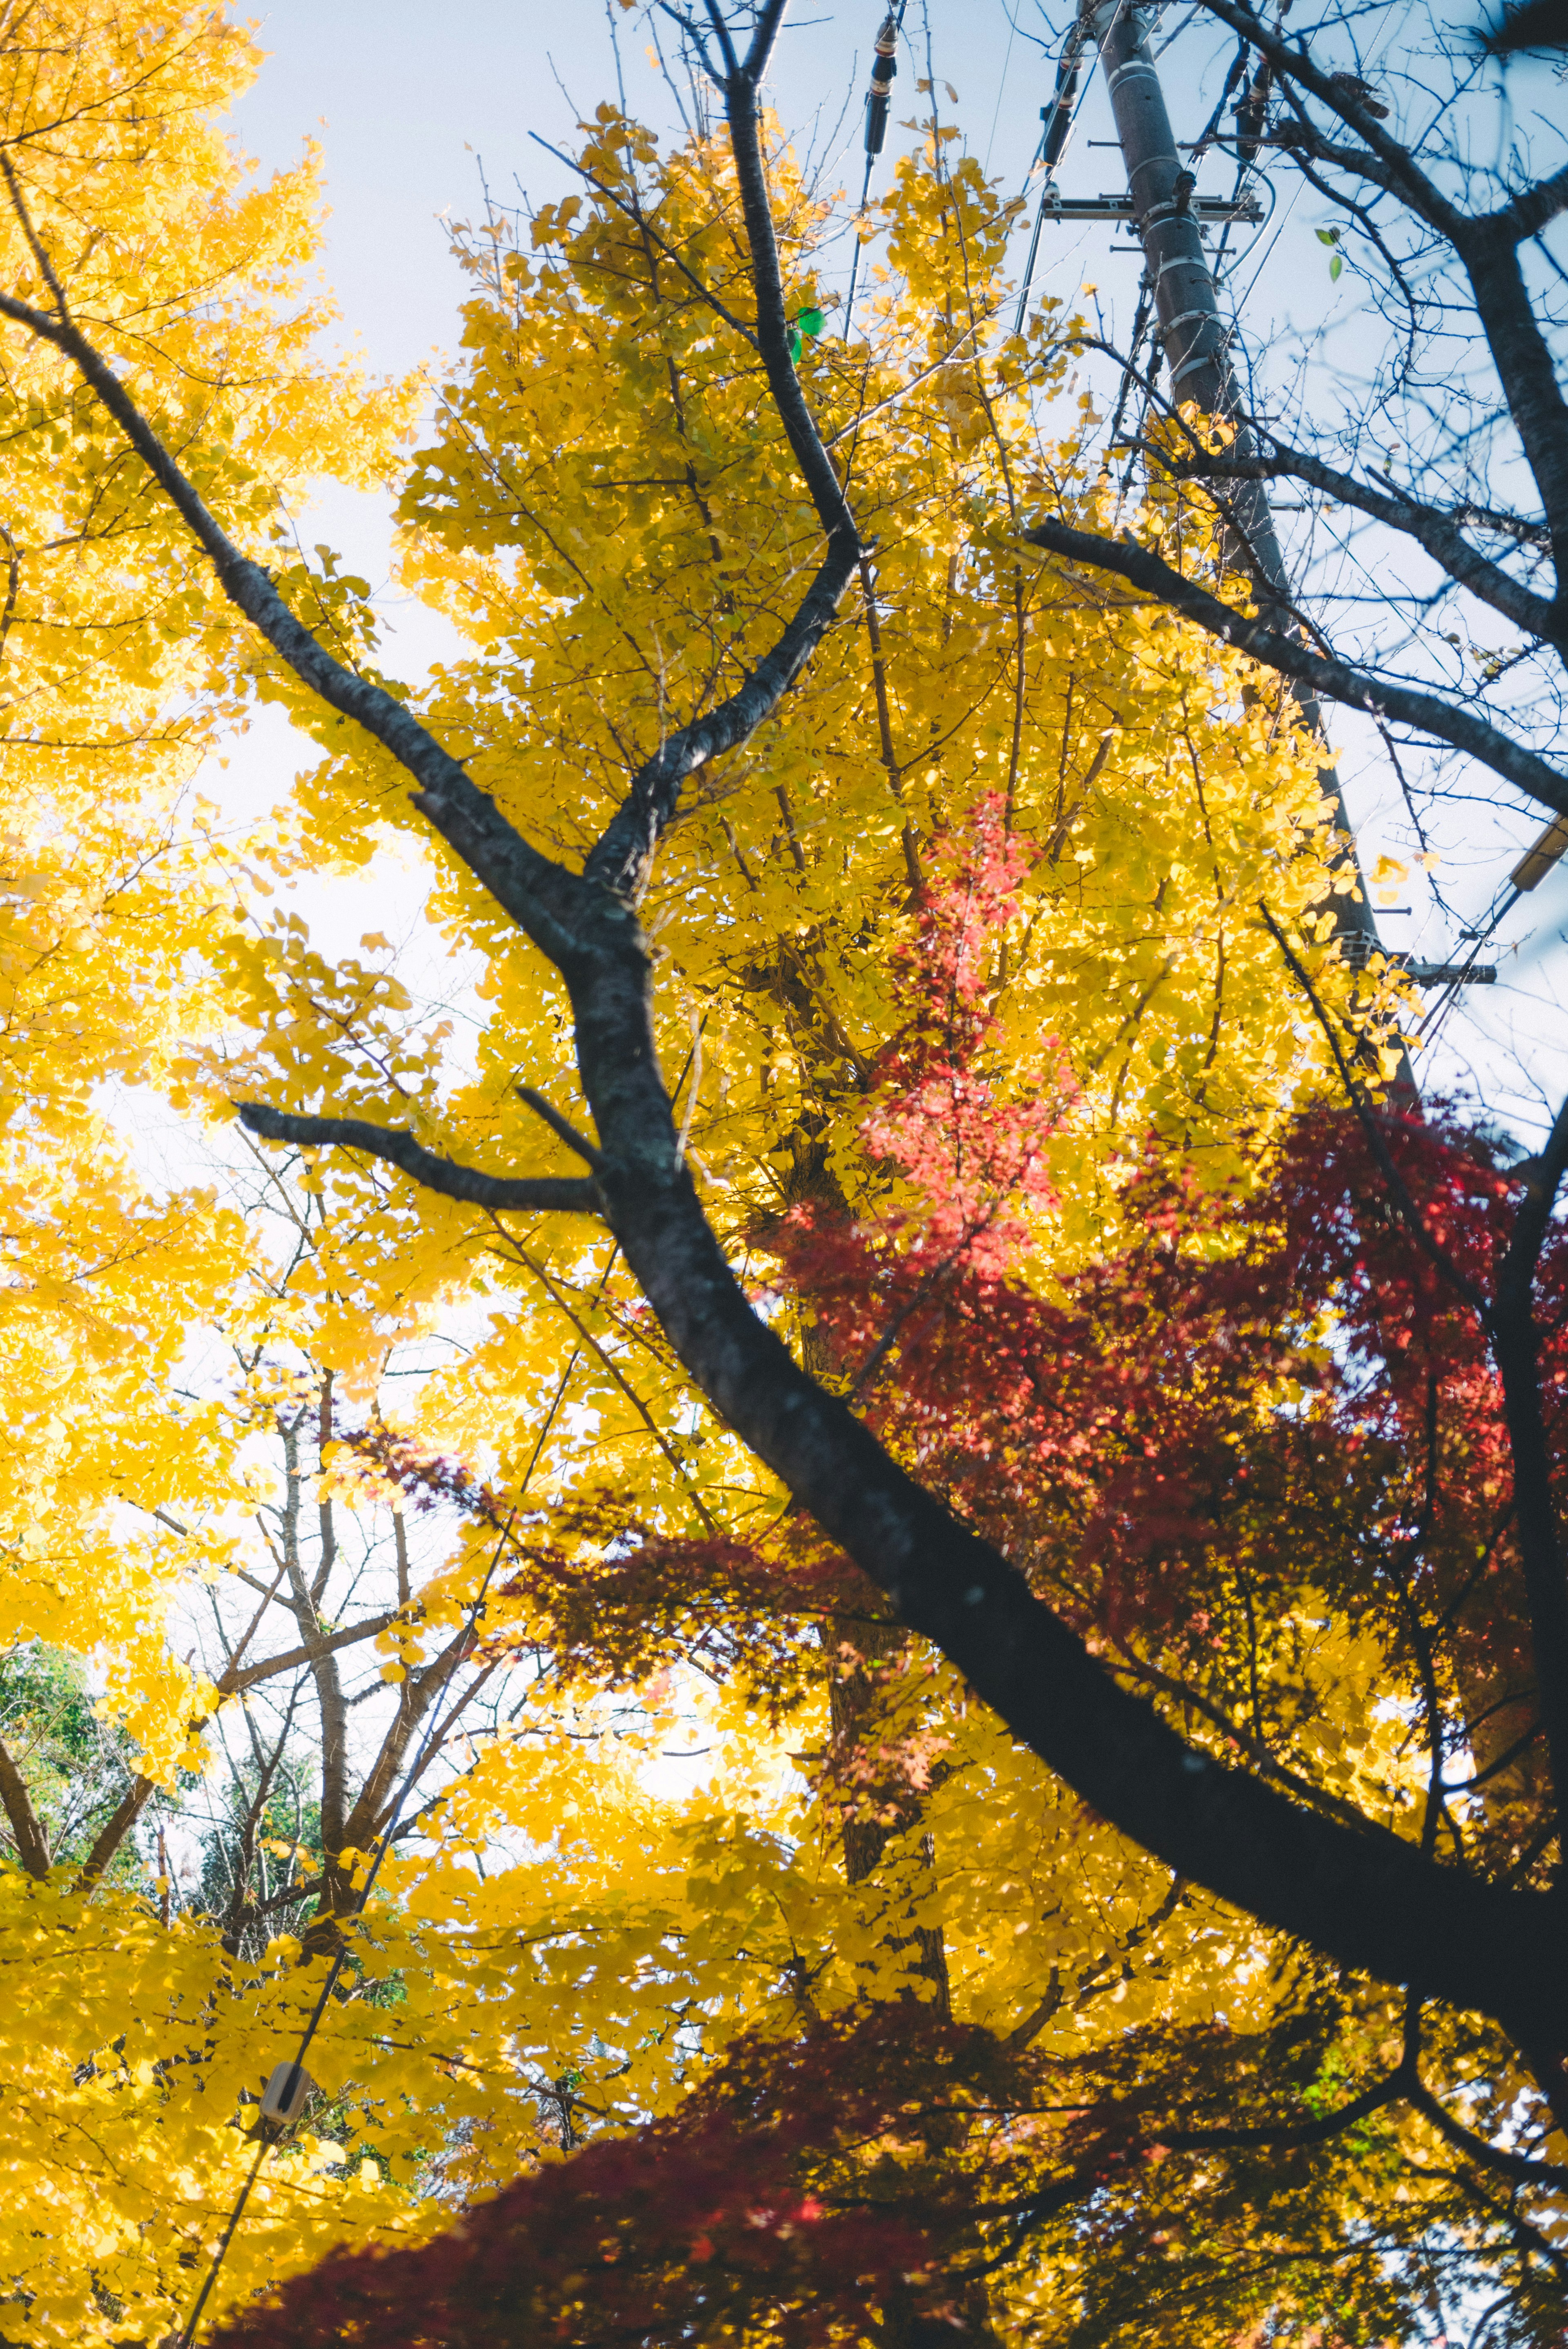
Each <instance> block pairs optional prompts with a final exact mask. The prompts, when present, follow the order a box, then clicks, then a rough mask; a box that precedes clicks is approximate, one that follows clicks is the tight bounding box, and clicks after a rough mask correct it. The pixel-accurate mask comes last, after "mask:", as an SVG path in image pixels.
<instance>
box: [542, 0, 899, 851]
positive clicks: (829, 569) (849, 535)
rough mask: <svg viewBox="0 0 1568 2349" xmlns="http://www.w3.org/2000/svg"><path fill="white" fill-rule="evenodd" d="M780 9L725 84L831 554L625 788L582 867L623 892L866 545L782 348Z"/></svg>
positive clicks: (767, 294) (786, 683)
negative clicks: (775, 59)
mask: <svg viewBox="0 0 1568 2349" xmlns="http://www.w3.org/2000/svg"><path fill="white" fill-rule="evenodd" d="M782 14H783V9H782V5H781V0H769V6H767V7H765V8H764V9H763V11H762V13H761V16H760V17H759V19H758V27H757V33H756V36H755V38H754V39H753V41H752V44H751V47H750V49H749V50H748V53H747V57H746V60H745V62H744V64H736V65H733V66H732V67H731V69H730V70H729V72H728V73H727V75H726V77H725V78H724V79H723V81H722V83H721V87H722V88H723V90H724V98H725V113H726V117H727V121H728V124H729V134H730V143H731V147H732V149H733V151H734V155H735V168H736V176H737V179H738V184H739V189H740V205H741V212H742V216H743V218H744V220H745V223H746V234H747V240H748V245H749V248H750V254H751V265H752V274H753V279H754V283H755V287H756V295H757V331H756V336H755V347H756V348H757V349H758V351H759V352H760V354H761V357H762V364H763V367H764V368H765V369H766V371H767V376H768V388H769V391H770V392H771V393H772V396H773V404H774V407H775V408H776V409H777V410H778V413H779V420H780V422H781V423H782V425H783V427H784V431H785V435H786V437H787V439H788V440H789V447H790V450H792V452H793V454H794V458H795V461H796V463H797V465H798V466H799V469H800V473H801V477H802V479H803V480H804V481H805V484H806V487H807V490H808V492H810V499H811V502H812V504H813V505H814V506H815V508H816V510H817V518H818V520H819V522H820V523H821V525H822V529H823V531H824V533H826V536H827V542H828V545H827V553H826V554H825V555H824V557H823V559H822V562H821V564H820V567H819V569H818V571H817V574H816V576H815V578H814V579H813V580H812V582H811V585H810V587H809V588H808V590H807V592H806V595H805V597H804V600H803V601H802V603H801V604H800V606H799V610H798V611H797V612H796V614H795V616H794V618H793V619H792V620H791V621H790V622H789V626H788V627H787V628H786V629H785V631H784V634H783V635H782V636H780V637H779V642H778V643H777V645H775V646H774V647H773V649H772V651H771V652H769V653H768V654H767V655H766V656H765V657H764V658H763V659H761V660H760V661H758V664H757V666H756V667H754V668H753V669H752V670H750V672H749V673H748V676H747V677H746V678H745V679H744V681H743V682H742V684H741V685H740V687H739V688H738V690H737V691H736V692H735V693H733V694H731V696H730V697H729V698H728V699H727V701H723V702H721V703H720V704H719V706H718V708H717V709H714V710H712V711H710V712H709V714H708V715H707V717H706V718H699V719H695V720H694V721H693V723H692V724H691V725H689V726H684V727H681V728H680V729H678V730H677V731H676V733H674V734H672V735H671V736H670V738H669V740H668V741H667V742H665V743H663V744H661V746H660V748H659V749H658V750H657V751H655V754H654V756H653V758H651V759H650V760H648V761H647V762H646V764H645V766H643V767H642V768H641V769H640V770H639V771H638V773H637V775H636V777H635V779H634V782H633V785H632V788H631V791H630V792H628V793H627V795H626V797H625V799H624V801H623V802H622V804H621V806H620V807H619V808H618V809H617V810H616V812H615V814H614V816H613V817H612V819H611V821H610V823H609V825H608V827H607V828H606V830H605V832H604V834H603V838H602V839H601V840H600V841H599V843H598V845H597V846H596V847H595V848H594V850H593V854H592V855H591V856H590V857H589V859H588V862H587V864H585V866H584V867H583V871H584V874H585V875H586V877H587V878H588V879H589V880H591V881H598V882H601V883H603V885H605V886H606V887H608V888H611V889H614V890H615V891H616V892H617V893H618V894H620V895H633V894H634V893H635V892H636V890H637V888H638V886H639V885H640V883H641V881H642V878H643V875H644V874H645V870H646V867H647V863H648V860H649V858H650V857H651V856H652V854H653V852H654V848H655V845H656V843H657V841H658V837H659V834H660V833H661V832H663V831H664V829H665V826H666V825H667V824H668V823H670V822H671V820H672V819H673V817H674V815H675V812H676V799H677V797H678V795H679V792H680V787H681V784H682V783H683V782H684V781H685V780H686V777H687V776H688V775H690V774H693V773H695V772H696V769H697V768H698V767H701V766H705V765H707V762H708V761H710V760H712V759H715V758H717V757H718V756H719V755H720V753H721V752H723V751H725V750H733V749H734V748H735V747H736V746H737V745H738V743H741V742H744V741H745V740H747V739H748V737H749V736H750V735H752V734H754V733H755V732H756V730H757V729H758V726H760V725H761V724H762V722H763V720H764V719H766V718H768V717H769V716H770V715H771V713H772V711H773V710H774V709H776V708H777V706H778V704H779V701H781V700H782V698H783V697H784V695H785V694H786V693H787V692H788V691H789V688H790V687H791V686H792V685H793V684H794V682H795V679H796V678H797V677H799V673H800V671H801V669H802V668H803V667H805V665H806V663H807V661H808V660H809V659H810V657H811V655H812V653H813V652H814V651H815V650H816V648H817V646H818V644H819V643H820V641H821V636H822V632H823V630H824V629H825V628H826V627H827V626H829V624H830V621H831V620H832V618H833V616H834V614H835V613H836V612H837V610H838V608H839V605H840V603H841V600H842V598H843V594H844V590H845V588H846V587H847V586H848V585H849V583H850V580H851V576H852V575H853V574H854V570H855V567H856V565H857V564H858V563H859V561H860V558H861V554H862V552H863V549H862V546H861V536H860V533H859V531H858V530H857V529H856V527H855V522H854V517H853V515H852V514H851V512H850V508H849V503H848V502H847V500H846V499H845V496H844V492H843V491H842V489H841V487H840V484H839V477H838V475H837V474H836V473H835V472H834V471H833V466H832V460H831V459H830V457H829V455H828V452H827V450H826V449H825V448H824V447H823V445H822V440H821V436H820V433H819V432H818V430H817V427H816V423H815V420H814V419H813V418H812V415H811V411H810V409H809V408H808V406H807V405H806V396H805V394H804V392H803V391H802V390H801V388H800V379H799V375H798V374H797V373H796V369H795V363H794V361H793V359H792V358H791V357H790V356H789V316H788V314H787V310H786V305H785V297H784V280H783V276H782V274H781V273H780V269H779V244H778V239H777V238H776V236H775V234H774V231H773V208H772V205H771V203H770V202H769V195H768V169H767V163H766V160H765V159H764V156H763V152H762V124H761V104H760V98H759V95H758V88H759V83H760V78H761V74H762V71H763V67H764V65H765V63H766V60H767V57H768V56H769V52H770V50H771V48H772V46H773V42H774V40H775V38H776V37H777V34H778V28H779V20H780V19H781V17H782ZM721 21H722V20H721ZM716 29H717V28H716ZM726 55H727V60H728V59H732V58H733V56H734V52H733V50H732V49H729V48H728V47H727V48H726Z"/></svg>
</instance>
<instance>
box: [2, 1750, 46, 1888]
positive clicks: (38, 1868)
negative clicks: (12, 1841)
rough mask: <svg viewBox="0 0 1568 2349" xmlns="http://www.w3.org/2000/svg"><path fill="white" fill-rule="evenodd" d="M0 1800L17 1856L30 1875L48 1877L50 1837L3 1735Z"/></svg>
mask: <svg viewBox="0 0 1568 2349" xmlns="http://www.w3.org/2000/svg"><path fill="white" fill-rule="evenodd" d="M0 1803H4V1804H5V1816H6V1817H7V1818H8V1819H9V1820H10V1822H11V1833H12V1834H13V1835H14V1836H15V1838H16V1857H17V1858H18V1859H19V1860H20V1861H21V1863H22V1865H23V1867H24V1868H26V1871H27V1873H28V1875H29V1876H36V1877H37V1878H40V1879H42V1878H44V1877H46V1876H47V1874H48V1872H49V1868H50V1866H51V1864H52V1863H51V1859H50V1855H49V1838H48V1837H47V1835H46V1833H45V1831H44V1823H43V1821H42V1820H41V1819H40V1818H39V1816H38V1814H37V1812H36V1810H35V1809H34V1808H33V1798H32V1796H31V1795H29V1794H28V1792H27V1782H26V1779H25V1778H24V1777H23V1775H22V1773H21V1772H20V1770H18V1769H17V1767H16V1764H15V1759H14V1757H13V1755H12V1754H11V1752H10V1749H9V1748H8V1747H7V1745H6V1744H5V1740H4V1739H3V1738H0Z"/></svg>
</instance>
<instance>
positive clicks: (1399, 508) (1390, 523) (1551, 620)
mask: <svg viewBox="0 0 1568 2349" xmlns="http://www.w3.org/2000/svg"><path fill="white" fill-rule="evenodd" d="M1135 445H1136V446H1137V447H1139V448H1140V449H1141V450H1142V451H1143V453H1144V455H1145V456H1146V457H1148V458H1149V459H1150V460H1152V461H1153V462H1155V463H1157V464H1159V465H1161V467H1162V468H1163V469H1164V471H1166V472H1168V473H1170V474H1171V476H1172V477H1173V478H1174V479H1175V480H1177V481H1305V482H1306V483H1308V484H1309V485H1310V486H1311V487H1312V488H1313V489H1316V490H1321V491H1322V492H1324V494H1325V495H1326V497H1331V498H1335V499H1336V500H1337V501H1338V502H1339V503H1340V504H1341V505H1346V506H1353V507H1354V508H1355V509H1356V510H1357V512H1359V513H1364V514H1369V515H1370V516H1371V517H1372V519H1373V520H1374V521H1375V522H1380V523H1386V524H1387V527H1388V529H1390V530H1397V531H1398V532H1400V533H1402V534H1403V535H1404V536H1405V537H1407V538H1413V539H1414V540H1415V541H1416V543H1417V544H1418V546H1421V547H1424V548H1425V549H1426V552H1427V553H1428V554H1429V555H1430V556H1431V557H1432V560H1433V561H1434V562H1435V563H1437V564H1440V565H1441V567H1442V569H1443V570H1444V571H1446V572H1447V573H1448V575H1449V578H1450V579H1452V580H1454V581H1456V582H1457V584H1458V585H1460V586H1461V587H1464V588H1467V589H1468V590H1469V591H1470V594H1471V595H1474V596H1475V597H1476V598H1477V600H1478V602H1480V603H1483V604H1490V605H1491V608H1492V610H1493V611H1494V612H1501V614H1502V616H1503V617H1504V618H1505V619H1509V620H1511V621H1512V622H1513V624H1514V626H1516V627H1520V628H1522V629H1524V630H1525V631H1526V633H1527V634H1528V635H1531V636H1544V637H1546V638H1547V639H1548V640H1549V641H1550V642H1552V643H1553V644H1558V645H1560V646H1562V647H1563V649H1564V650H1565V651H1568V606H1565V605H1563V604H1562V603H1561V602H1553V600H1552V598H1550V597H1549V596H1545V595H1536V594H1535V593H1534V592H1533V590H1532V589H1531V588H1529V587H1526V586H1524V585H1522V583H1521V582H1520V581H1519V580H1517V579H1514V578H1512V577H1511V575H1510V574H1509V573H1508V572H1506V571H1505V570H1503V568H1502V567H1501V564H1496V563H1493V562H1492V561H1491V559H1490V557H1489V556H1487V555H1484V554H1481V552H1480V549H1479V547H1474V546H1472V545H1471V544H1470V542H1469V540H1468V539H1467V538H1466V537H1465V536H1464V534H1463V533H1462V532H1461V531H1460V528H1459V526H1458V522H1457V520H1456V518H1455V516H1453V515H1452V514H1449V513H1444V512H1440V511H1439V509H1438V508H1437V507H1436V506H1429V505H1423V504H1421V503H1420V502H1418V500H1416V499H1414V498H1408V497H1405V496H1403V495H1402V494H1401V493H1400V492H1398V491H1397V490H1392V489H1389V490H1380V489H1377V488H1375V487H1373V486H1371V485H1369V484H1368V483H1367V482H1365V481H1357V480H1356V478H1355V476H1354V475H1353V474H1349V473H1341V472H1339V471H1336V468H1335V467H1334V466H1332V465H1326V464H1324V463H1323V462H1322V460H1320V459H1318V458H1316V457H1313V456H1310V455H1308V454H1307V453H1306V452H1305V450H1299V449H1289V448H1286V447H1285V446H1284V443H1283V442H1281V441H1278V440H1273V439H1272V438H1270V440H1269V449H1270V453H1269V454H1268V455H1267V456H1260V457H1229V456H1220V457H1195V458H1194V457H1184V458H1181V459H1173V458H1172V457H1171V454H1170V452H1169V450H1164V449H1161V447H1160V446H1159V445H1158V444H1157V443H1153V442H1150V441H1139V442H1137V443H1136V444H1135ZM1491 526H1492V527H1493V528H1494V529H1498V530H1508V531H1511V533H1512V534H1513V535H1515V536H1517V537H1521V538H1523V537H1527V536H1529V535H1530V533H1532V531H1538V532H1539V535H1540V536H1541V537H1542V538H1545V536H1546V533H1545V531H1544V529H1542V528H1541V527H1540V525H1538V524H1532V523H1522V522H1519V521H1517V520H1514V519H1512V518H1509V519H1508V520H1507V521H1504V520H1503V519H1501V517H1499V518H1497V519H1495V520H1493V521H1492V523H1491Z"/></svg>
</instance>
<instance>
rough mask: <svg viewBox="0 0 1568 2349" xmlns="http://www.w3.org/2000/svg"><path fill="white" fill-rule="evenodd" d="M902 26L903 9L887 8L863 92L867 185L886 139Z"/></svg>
mask: <svg viewBox="0 0 1568 2349" xmlns="http://www.w3.org/2000/svg"><path fill="white" fill-rule="evenodd" d="M902 24H903V9H902V8H890V9H889V10H888V12H887V15H886V16H884V17H883V18H882V30H881V32H880V33H879V34H878V35H877V46H876V55H875V57H873V59H872V86H871V88H870V89H868V90H867V92H866V172H867V178H868V181H869V178H870V173H871V167H872V163H873V162H874V161H875V160H876V159H877V157H878V156H879V155H880V154H881V153H882V141H883V140H884V139H885V138H886V137H887V118H888V109H889V107H890V106H891V105H892V83H893V76H894V75H895V74H896V73H897V71H898V34H899V26H901V25H902Z"/></svg>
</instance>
